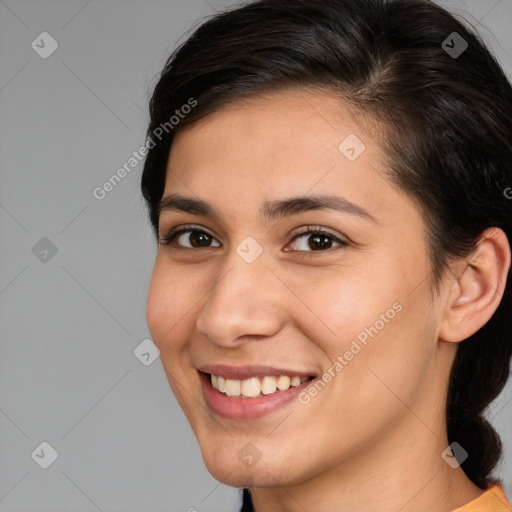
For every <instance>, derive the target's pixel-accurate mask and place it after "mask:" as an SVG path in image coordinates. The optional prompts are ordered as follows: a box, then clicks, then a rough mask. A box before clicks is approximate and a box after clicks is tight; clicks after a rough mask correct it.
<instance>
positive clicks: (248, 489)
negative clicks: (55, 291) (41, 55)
mask: <svg viewBox="0 0 512 512" xmlns="http://www.w3.org/2000/svg"><path fill="white" fill-rule="evenodd" d="M150 113H151V121H150V126H149V129H148V139H147V147H148V148H149V150H148V155H147V159H146V162H145V166H144V172H143V176H142V192H143V195H144V197H145V199H146V201H147V203H148V207H149V213H150V219H151V223H152V226H153V228H154V232H155V235H156V237H157V240H158V241H159V248H158V254H157V257H156V261H155V267H154V271H153V276H152V280H151V284H150V289H149V293H148V302H147V311H146V315H147V321H148V326H149V329H150V332H151V335H152V337H153V340H154V342H155V344H156V345H157V346H158V348H159V349H160V355H161V360H162V364H163V367H164V370H165V372H166V375H167V377H168V380H169V383H170V386H171V387H172V390H173V391H174V393H175V395H176V398H177V400H178V402H179V404H180V406H181V407H182V409H183V411H184V413H185V414H186V416H187V418H188V420H189V422H190V425H191V427H192V429H193V431H194V433H195V435H196V437H197V439H198V442H199V445H200V448H201V452H202V455H203V459H204V462H205V464H206V466H207V468H208V470H209V471H210V473H211V474H212V475H213V476H214V477H215V478H217V479H218V480H219V481H221V482H224V483H225V484H227V485H230V486H234V487H239V488H244V504H243V507H242V510H256V511H258V512H260V511H265V512H267V511H274V510H275V511H277V510H279V511H298V510H300V511H302V510H315V511H325V512H327V511H331V510H333V511H334V510H335V511H340V510H344V511H356V510H357V511H358V512H361V511H367V512H370V511H372V512H373V511H377V510H378V511H383V510H386V511H387V510H390V511H398V510H400V511H401V512H409V511H415V512H422V511H425V512H427V511H428V512H431V511H434V510H435V511H438V512H448V511H455V510H457V511H468V510H492V511H506V510H508V511H510V505H509V503H508V501H507V498H506V496H505V494H504V492H503V489H502V482H501V481H499V480H497V479H496V478H495V477H493V476H492V475H491V471H492V470H493V468H494V467H495V466H496V464H497V462H498V460H499V458H500V454H501V444H500V439H499V437H498V435H497V434H496V432H495V431H494V430H493V428H492V427H491V425H490V424H489V423H488V422H487V421H486V420H485V418H484V417H483V412H484V411H485V409H486V408H487V406H488V405H489V403H490V402H491V401H492V400H493V399H494V398H495V397H496V396H497V395H498V394H499V393H500V391H501V390H502V389H503V387H504V385H505V383H506V380H507V377H508V374H509V363H510V358H511V353H512V336H511V332H510V318H511V315H512V292H511V286H512V285H511V283H510V266H511V251H510V239H511V236H512V211H511V205H512V201H511V200H510V199H509V198H508V197H509V196H510V194H507V193H506V190H510V189H509V188H508V187H510V186H512V164H511V162H512V149H511V145H510V140H511V139H512V88H511V86H510V84H509V82H508V81H507V79H506V77H505V75H504V73H503V71H502V70H501V69H500V67H499V65H498V64H497V62H496V61H495V59H494V58H493V57H492V56H491V54H490V53H489V51H488V50H487V49H486V48H485V47H484V45H483V44H482V42H481V41H480V40H479V39H478V37H477V36H476V35H475V34H473V33H472V32H470V31H469V30H468V29H466V28H465V27H464V26H463V25H462V24H461V23H459V22H458V21H457V20H456V19H455V18H454V17H453V16H452V15H450V14H449V13H448V12H446V11H445V10H443V9H442V8H440V7H438V6H437V5H435V4H433V3H431V2H428V1H426V0H389V1H386V0H358V1H357V2H354V1H353V0H289V1H286V2H276V1H275V0H260V1H256V2H252V3H249V4H248V5H246V6H244V7H240V8H238V9H234V10H232V11H229V12H224V13H220V14H218V15H216V16H215V17H213V18H212V19H210V20H208V21H207V22H206V23H204V24H203V25H202V26H200V27H199V28H198V29H197V30H196V31H195V33H194V34H193V35H192V36H191V37H190V38H189V39H188V40H187V41H186V42H185V43H184V44H183V45H182V46H181V47H180V48H179V49H178V50H177V51H176V52H175V53H174V54H173V55H172V56H171V57H170V58H169V60H168V62H167V64H166V66H165V68H164V70H163V72H162V74H161V77H160V80H159V82H158V84H157V85H156V87H155V90H154V93H153V97H152V100H151V105H150Z"/></svg>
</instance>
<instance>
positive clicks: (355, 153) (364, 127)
mask: <svg viewBox="0 0 512 512" xmlns="http://www.w3.org/2000/svg"><path fill="white" fill-rule="evenodd" d="M381 136H382V134H381V133H380V132H379V131H378V130H377V129H376V126H375V125H369V124H368V123H365V124H363V123H362V122H358V121H357V120H356V119H355V116H354V115H353V112H352V111H351V109H350V108H348V106H347V105H346V104H344V103H343V101H341V100H340V99H339V98H334V97H333V96H332V95H328V94H322V93H319V92H314V91H306V90H304V91H282V92H279V93H273V94H268V95H264V96H259V97H254V98H251V99H248V100H243V101H238V102H235V103H232V104H228V105H227V106H225V107H223V108H221V109H219V110H218V111H216V112H215V113H213V114H211V115H209V116H207V117H206V118H204V119H202V120H201V121H199V122H196V123H194V124H192V125H189V126H187V127H186V128H184V129H183V130H181V131H180V132H178V134H177V135H176V138H175V140H174V143H173V147H172V149H171V152H170V156H169V161H168V168H167V178H166V186H165V192H164V196H166V195H168V194H171V193H179V194H181V195H187V196H195V197H198V198H201V199H204V200H206V201H208V202H211V203H214V204H218V205H219V207H220V205H222V207H225V208H226V209H227V210H229V207H230V206H232V207H233V211H231V212H229V211H228V212H227V214H228V215H239V214H240V210H241V209H244V208H247V207H248V206H249V205H251V204H255V203H256V202H259V203H261V201H263V199H265V200H269V199H278V198H281V199H284V198H289V197H292V196H304V195H307V194H315V195H316V194H333V193H334V194H340V195H342V196H343V197H345V198H346V199H348V200H349V201H351V202H354V203H359V204H364V205H366V206H365V209H366V210H368V211H369V212H370V213H372V212H374V213H375V216H377V215H381V216H382V215H386V211H387V210H388V209H389V208H390V206H392V205H396V204H397V203H396V201H395V200H399V199H400V198H401V197H402V196H400V195H399V194H398V192H397V191H396V190H395V189H394V188H393V187H392V186H391V185H390V184H389V183H388V182H387V181H386V180H385V179H384V177H383V176H384V173H383V171H384V166H385V155H384V153H383V150H382V148H381V143H380V140H381ZM390 199H393V201H390ZM401 200H402V201H404V199H403V198H402V199H401ZM260 209H261V208H260V206H258V210H256V209H255V210H254V211H259V210H260Z"/></svg>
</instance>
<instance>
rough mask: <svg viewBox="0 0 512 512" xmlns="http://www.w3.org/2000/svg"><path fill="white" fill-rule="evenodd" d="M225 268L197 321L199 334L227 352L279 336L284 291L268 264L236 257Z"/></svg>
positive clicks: (283, 318) (282, 317)
mask: <svg viewBox="0 0 512 512" xmlns="http://www.w3.org/2000/svg"><path fill="white" fill-rule="evenodd" d="M223 268H224V270H223V272H222V274H220V275H221V277H220V278H219V279H218V281H217V282H216V284H215V285H214V286H213V288H211V289H210V292H209V293H208V297H207V302H206V305H205V306H204V308H203V310H202V312H201V313H200V315H199V317H198V318H197V321H196V328H197V330H198V332H199V333H200V334H202V335H204V336H206V337H207V338H208V339H209V340H210V341H211V342H213V343H215V344H216V345H219V346H222V347H226V348H235V347H237V346H239V345H241V344H243V343H246V342H247V341H251V340H252V341H254V340H255V339H257V338H259V337H268V336H274V335H276V334H277V333H278V332H279V331H280V330H281V329H282V328H283V325H284V322H285V315H284V310H283V305H284V304H285V302H284V301H285V298H284V297H283V296H282V294H283V288H285V287H284V286H283V284H282V283H281V282H280V281H279V279H278V278H277V277H276V276H275V275H274V274H273V272H272V271H271V270H270V269H269V268H268V267H267V265H266V262H265V260H264V259H263V258H262V257H260V258H258V260H256V261H255V262H253V263H247V262H245V261H244V260H243V259H242V258H240V256H239V255H238V254H233V257H232V258H230V259H229V262H227V264H226V265H225V266H224V267H223Z"/></svg>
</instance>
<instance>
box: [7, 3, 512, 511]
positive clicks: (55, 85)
mask: <svg viewBox="0 0 512 512" xmlns="http://www.w3.org/2000/svg"><path fill="white" fill-rule="evenodd" d="M236 3H237V2H234V1H232V2H228V1H219V0H165V1H156V0H150V1H142V0H137V1H136V0H125V1H121V0H108V1H100V0H89V1H87V0H72V1H64V0H3V1H2V0H0V63H1V65H0V108H1V116H0V165H1V174H0V178H1V183H0V194H1V196H0V232H1V237H2V257H1V258H0V308H1V309H0V326H1V333H2V336H1V357H0V453H1V456H0V461H1V462H0V511H1V512H19V511H31V512H36V511H37V512H39V511H41V512H42V511H52V512H61V511H62V512H63V511H67V512H72V511H81V512H86V511H87V512H88V511H98V510H100V511H104V512H107V511H144V512H156V511H166V512H172V511H188V510H189V509H191V508H192V507H193V508H194V509H195V510H197V511H199V512H205V511H220V510H235V509H236V503H237V502H238V499H239V498H238V491H237V490H236V489H232V488H229V487H226V486H224V485H221V484H219V483H218V482H217V481H216V480H214V479H213V478H212V477H211V476H210V475H209V474H208V472H207V471H206V469H205V468H204V466H203V462H202V459H201V456H200V452H199V449H198V447H197V443H196V440H195V438H194V437H193V435H192V433H191V431H190V429H189V426H188V423H187V422H186V420H185V418H184V416H183V414H182V412H181V410H180V409H179V408H178V406H177V404H176V402H175V399H174V397H173V396H172V393H171V391H170V389H169V386H168V383H167V379H166V378H165V374H164V372H163V370H162V368H161V364H160V360H159V359H157V360H156V361H155V362H154V364H151V365H149V366H145V365H143V364H142V363H141V362H140V361H139V360H138V359H137V358H136V357H135V355H134V353H133V352H134V349H135V348H136V347H137V346H138V345H139V344H140V343H141V342H142V341H143V340H144V339H146V338H148V337H149V333H148V330H147V326H146V323H145V316H144V311H145V301H146V292H147V287H148V283H149V278H150V275H151V270H152V265H153V261H154V257H155V254H156V245H155V243H154V240H153V238H152V235H151V231H150V228H149V223H148V222H147V220H146V216H145V210H144V205H143V203H142V200H141V197H140V193H139V179H140V172H141V169H142V165H138V166H137V167H136V168H134V169H133V170H132V171H131V172H130V174H129V175H128V176H126V177H125V178H124V179H123V180H122V182H121V183H119V184H118V185H117V186H116V187H115V189H114V190H112V191H111V192H110V193H108V194H107V196H106V197H105V198H104V199H103V200H97V199H95V197H94V196H93V190H94V189H95V188H96V187H99V186H102V184H103V183H104V182H105V181H106V180H108V179H109V178H110V177H111V176H112V175H113V174H114V173H115V172H116V170H117V169H118V168H119V167H121V166H122V165H123V164H124V163H125V162H127V161H128V159H129V158H130V156H131V155H132V152H133V151H136V150H138V149H139V148H140V146H141V145H142V144H143V143H144V140H145V129H146V123H147V91H148V89H150V88H151V86H152V85H154V84H155V74H156V73H157V72H159V71H160V69H161V67H162V65H163V63H164V61H165V59H166V58H167V56H168V55H169V53H170V51H171V50H172V49H173V48H174V47H175V45H176V43H177V42H178V41H181V40H183V37H184V34H185V32H186V30H188V29H189V28H191V27H192V26H193V25H195V24H197V23H198V20H199V19H200V18H203V17H205V16H207V15H210V14H212V13H214V12H215V11H216V10H219V9H221V8H222V7H225V6H228V5H229V4H232V5H233V4H236ZM440 3H441V4H442V5H444V6H448V7H450V8H451V10H452V11H453V12H456V13H460V14H463V15H464V16H465V17H466V18H467V19H468V20H469V21H470V22H471V23H472V24H474V25H476V26H477V28H478V30H479V31H480V33H481V34H482V35H483V37H484V39H485V41H486V42H488V44H490V45H491V47H492V48H493V49H494V51H495V54H496V55H497V56H498V58H499V60H500V61H501V63H502V65H503V66H504V67H505V69H506V71H507V72H508V74H509V76H510V74H511V70H512V58H511V56H512V32H511V30H510V25H511V21H512V0H501V1H497V0H466V1H454V2H447V1H445V2H440ZM45 31H46V32H49V33H50V34H51V36H52V37H53V38H54V39H55V40H56V41H57V42H58V45H59V46H58V49H57V50H56V51H55V52H54V53H53V54H52V55H51V56H50V57H48V58H47V59H43V58H41V57H40V56H39V55H38V54H37V53H36V52H35V51H34V50H33V49H32V47H31V43H32V41H34V40H36V38H37V37H38V36H39V34H41V33H42V32H45ZM45 47H46V49H47V48H48V47H49V46H48V42H47V43H45ZM511 186H512V184H511ZM43 237H47V238H48V239H49V240H51V243H52V244H54V246H55V247H56V249H57V252H56V254H55V255H52V252H51V249H50V252H48V253H47V254H44V252H41V251H44V250H45V248H46V249H48V242H47V241H46V242H45V241H42V242H39V244H42V245H38V246H36V248H39V249H38V250H34V252H36V254H34V252H33V250H32V248H33V247H34V246H35V244H36V243H38V241H40V239H41V238H43ZM45 244H46V245H45ZM41 258H43V260H44V259H45V258H46V261H41ZM491 417H492V419H493V423H494V424H495V425H496V427H497V428H498V430H499V432H500V433H501V435H502V436H503V440H504V443H505V449H506V453H505V462H504V463H503V464H502V466H501V468H500V471H499V472H498V473H499V474H500V476H501V477H502V478H504V480H505V483H506V490H507V492H508V493H509V495H510V496H512V429H510V425H511V419H512V384H511V385H509V386H508V388H507V389H506V390H505V391H504V393H502V395H501V396H500V397H499V399H498V400H497V401H496V402H495V403H494V404H493V407H492V416H491ZM43 441H46V442H48V443H50V445H51V446H53V447H54V449H55V450H57V452H58V454H59V456H58V458H57V459H56V460H55V462H54V463H53V464H52V465H51V466H50V467H49V468H48V469H46V470H44V469H42V468H41V467H40V466H39V465H38V464H36V462H35V460H40V461H42V459H44V457H46V458H47V460H48V457H49V452H48V450H46V452H45V455H44V457H42V456H41V453H40V449H39V452H38V451H37V450H36V448H38V447H39V445H40V443H41V442H43ZM34 450H36V453H39V454H40V457H39V459H38V458H37V455H36V456H34V459H35V460H34V459H33V458H32V457H31V454H32V453H33V452H34Z"/></svg>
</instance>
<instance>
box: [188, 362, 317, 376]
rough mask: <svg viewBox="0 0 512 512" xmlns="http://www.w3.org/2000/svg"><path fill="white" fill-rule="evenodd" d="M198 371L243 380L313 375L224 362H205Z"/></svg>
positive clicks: (270, 367) (283, 369)
mask: <svg viewBox="0 0 512 512" xmlns="http://www.w3.org/2000/svg"><path fill="white" fill-rule="evenodd" d="M197 369H198V370H199V371H200V372H203V373H211V374H213V375H217V376H218V377H224V378H225V379H232V380H245V379H250V378H251V377H259V376H265V375H274V376H276V377H279V376H280V375H288V376H289V377H294V376H298V377H313V374H312V373H308V372H301V371H297V370H290V369H286V368H276V367H272V366H252V365H251V366H229V365H226V364H205V365H202V366H199V367H198V368H197Z"/></svg>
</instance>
